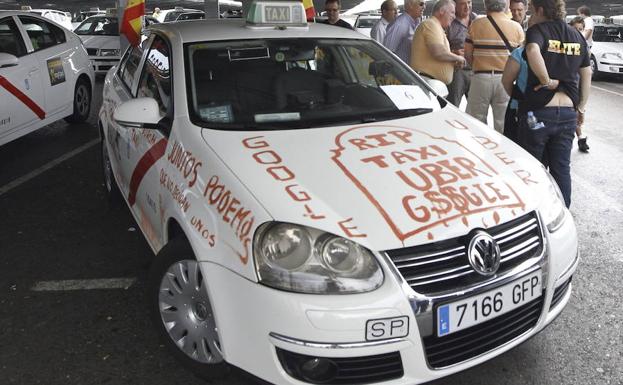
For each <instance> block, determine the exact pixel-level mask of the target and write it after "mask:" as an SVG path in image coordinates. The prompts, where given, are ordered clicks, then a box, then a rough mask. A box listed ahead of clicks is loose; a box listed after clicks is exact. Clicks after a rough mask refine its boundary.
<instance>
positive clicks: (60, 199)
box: [0, 78, 623, 385]
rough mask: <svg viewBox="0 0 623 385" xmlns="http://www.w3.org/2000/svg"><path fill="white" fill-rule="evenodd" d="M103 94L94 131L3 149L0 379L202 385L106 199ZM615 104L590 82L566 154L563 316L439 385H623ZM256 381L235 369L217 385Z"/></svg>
mask: <svg viewBox="0 0 623 385" xmlns="http://www.w3.org/2000/svg"><path fill="white" fill-rule="evenodd" d="M101 87H102V82H101V79H100V80H99V82H98V84H97V86H96V89H95V91H96V92H95V98H96V100H95V103H94V106H93V109H92V113H91V118H90V119H89V121H88V122H87V123H85V124H79V125H72V126H70V125H67V124H66V123H64V122H57V123H55V124H53V125H51V126H48V127H46V128H44V129H41V130H39V131H36V132H34V133H32V134H30V135H28V136H26V137H23V138H21V139H18V140H16V141H14V142H12V143H9V144H7V145H4V146H2V147H0V218H1V220H0V384H46V385H48V384H49V385H56V384H59V385H60V384H63V385H72V384H76V385H89V384H98V385H100V384H150V385H160V384H172V383H173V384H182V383H184V384H205V382H203V381H201V380H199V379H198V378H196V377H194V376H193V375H192V374H191V373H190V372H188V371H187V370H186V369H184V368H182V367H181V366H180V365H178V364H177V362H176V361H175V360H174V359H173V357H172V356H171V355H170V354H169V353H168V352H167V351H166V350H165V349H164V346H162V345H161V344H160V343H159V341H158V339H157V336H156V332H155V330H154V328H153V326H152V325H151V323H150V321H149V318H148V316H147V305H146V302H147V301H146V297H145V277H146V274H147V269H148V266H149V263H150V261H151V259H152V257H153V255H152V252H151V250H150V249H149V247H148V245H147V243H146V242H145V240H144V239H143V236H142V235H141V233H140V231H139V230H138V227H137V225H136V224H135V223H134V220H133V219H132V217H131V215H130V213H129V211H128V209H127V208H126V207H125V206H124V205H118V206H111V205H110V204H109V203H108V202H107V200H106V198H105V190H104V186H103V182H102V177H101V166H100V154H99V142H98V133H97V128H96V112H97V109H98V108H99V105H100V104H101ZM98 98H99V100H98ZM621 105H623V79H620V78H619V79H614V78H610V79H606V80H605V81H599V82H595V83H594V84H593V87H592V94H591V98H590V102H589V106H588V109H587V110H588V112H587V123H586V131H587V134H588V136H589V139H588V142H589V144H590V146H591V150H590V153H589V154H583V153H580V152H578V151H577V147H574V150H573V153H572V177H573V197H572V200H573V203H572V207H571V210H572V213H573V215H574V217H575V220H576V225H577V228H578V234H579V239H580V252H581V255H582V260H581V263H580V266H579V268H578V271H577V273H576V275H575V277H574V279H573V294H572V296H571V300H570V302H569V304H568V306H567V308H566V309H565V310H564V311H563V313H562V314H561V315H560V317H559V318H558V319H557V320H556V321H554V322H553V323H552V324H551V325H550V326H549V327H548V328H547V329H545V330H544V331H543V332H541V333H540V334H539V335H537V336H536V337H534V338H532V339H531V340H529V341H527V342H526V343H524V344H522V345H521V346H519V347H517V348H515V349H513V350H511V351H510V352H508V353H506V354H503V355H502V356H500V357H497V358H495V359H493V360H491V361H489V362H487V363H485V364H482V365H480V366H477V367H475V368H472V369H471V370H468V371H465V372H462V373H460V374H457V375H454V376H451V377H447V378H445V379H442V380H439V381H435V382H433V383H431V384H432V385H450V384H461V385H477V384H487V385H488V384H497V385H503V384H508V385H520V384H522V385H523V384H535V385H541V384H542V385H545V384H547V385H550V384H552V385H554V384H568V385H585V384H586V385H604V384H614V385H621V384H623V357H622V350H623V337H622V327H623V310H622V309H623V307H622V306H621V303H622V301H623V290H622V289H621V285H620V282H621V277H622V276H623V171H622V169H621V167H620V165H621V164H623V123H622V119H621V117H622V116H621V112H620V111H621V108H620V106H621ZM98 285H103V286H105V287H110V288H108V289H102V288H98V287H101V286H98ZM405 364H407V365H408V363H405ZM257 383H258V382H257V381H255V380H254V379H252V378H250V377H249V376H247V375H245V374H244V373H240V372H237V371H236V372H234V373H233V375H232V376H231V377H230V378H228V379H227V380H224V381H220V382H214V384H217V385H220V384H228V385H230V384H231V385H252V384H257Z"/></svg>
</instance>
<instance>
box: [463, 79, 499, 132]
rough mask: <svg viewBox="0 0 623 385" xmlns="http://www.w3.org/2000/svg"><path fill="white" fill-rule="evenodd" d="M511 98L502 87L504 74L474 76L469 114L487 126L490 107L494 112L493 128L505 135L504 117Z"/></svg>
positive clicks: (469, 98) (469, 96) (468, 102)
mask: <svg viewBox="0 0 623 385" xmlns="http://www.w3.org/2000/svg"><path fill="white" fill-rule="evenodd" d="M509 98H510V97H509V96H508V94H507V93H506V91H504V87H503V86H502V74H491V73H479V74H476V73H475V74H472V81H471V84H470V87H469V94H468V95H467V111H466V112H467V113H468V114H470V115H471V116H473V117H474V118H476V119H478V120H480V121H481V122H483V123H485V124H487V114H488V113H489V106H491V109H492V110H493V127H495V130H496V131H497V132H499V133H500V134H501V133H504V115H505V114H506V106H507V105H508V100H509Z"/></svg>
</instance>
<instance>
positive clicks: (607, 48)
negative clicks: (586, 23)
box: [591, 24, 623, 79]
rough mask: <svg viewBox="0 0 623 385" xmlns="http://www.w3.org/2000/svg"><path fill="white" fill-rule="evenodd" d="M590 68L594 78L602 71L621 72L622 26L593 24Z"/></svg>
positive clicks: (622, 66) (622, 56) (622, 62)
mask: <svg viewBox="0 0 623 385" xmlns="http://www.w3.org/2000/svg"><path fill="white" fill-rule="evenodd" d="M591 69H592V70H593V78H594V79H595V78H598V77H599V76H600V75H602V74H604V73H613V74H623V26H620V25H616V24H598V25H595V30H594V31H593V47H592V48H591Z"/></svg>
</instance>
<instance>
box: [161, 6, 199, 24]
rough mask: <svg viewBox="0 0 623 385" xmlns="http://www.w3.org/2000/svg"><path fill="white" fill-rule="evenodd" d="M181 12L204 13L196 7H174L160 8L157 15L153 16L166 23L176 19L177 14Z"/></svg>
mask: <svg viewBox="0 0 623 385" xmlns="http://www.w3.org/2000/svg"><path fill="white" fill-rule="evenodd" d="M183 13H204V12H203V11H200V10H198V9H192V8H184V7H175V8H172V9H161V10H160V12H159V13H158V15H157V16H155V17H156V19H158V21H159V22H161V23H168V22H171V21H176V20H177V18H178V16H179V15H181V14H183Z"/></svg>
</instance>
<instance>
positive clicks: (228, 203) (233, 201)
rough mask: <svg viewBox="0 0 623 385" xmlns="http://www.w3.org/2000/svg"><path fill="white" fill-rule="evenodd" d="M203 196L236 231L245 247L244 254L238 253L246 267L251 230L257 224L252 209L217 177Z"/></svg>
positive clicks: (204, 191)
mask: <svg viewBox="0 0 623 385" xmlns="http://www.w3.org/2000/svg"><path fill="white" fill-rule="evenodd" d="M203 196H204V197H205V199H206V201H207V202H208V203H209V204H210V205H211V206H213V207H215V208H216V210H217V211H218V213H219V214H221V215H222V217H221V219H222V220H223V221H224V222H225V223H227V224H228V225H229V227H230V228H231V229H232V230H233V231H234V234H235V236H236V238H238V240H239V241H240V243H241V244H242V246H243V247H244V250H245V252H244V254H242V253H240V252H238V251H236V253H237V254H238V257H239V258H240V260H241V261H242V263H244V264H245V265H246V264H247V262H248V260H249V248H250V246H251V241H252V239H251V229H252V228H253V224H254V223H255V216H254V215H253V213H252V212H251V210H250V209H247V208H245V207H244V206H243V205H242V203H241V201H240V200H239V199H237V198H236V197H235V196H234V193H233V192H232V191H231V190H229V189H228V188H227V187H225V185H224V184H223V183H221V182H220V178H219V177H218V176H217V175H214V176H212V177H211V178H210V180H209V181H208V183H207V184H206V187H205V189H204V190H203Z"/></svg>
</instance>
